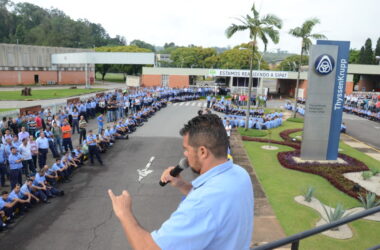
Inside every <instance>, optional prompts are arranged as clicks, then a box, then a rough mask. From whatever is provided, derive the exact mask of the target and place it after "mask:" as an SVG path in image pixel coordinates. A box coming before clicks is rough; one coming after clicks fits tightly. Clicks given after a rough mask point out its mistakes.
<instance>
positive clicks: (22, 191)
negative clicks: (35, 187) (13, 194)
mask: <svg viewBox="0 0 380 250" xmlns="http://www.w3.org/2000/svg"><path fill="white" fill-rule="evenodd" d="M26 193H30V190H29V187H28V184H26V183H24V185H22V186H21V188H20V195H21V197H22V198H23V197H24V196H25V195H26Z"/></svg>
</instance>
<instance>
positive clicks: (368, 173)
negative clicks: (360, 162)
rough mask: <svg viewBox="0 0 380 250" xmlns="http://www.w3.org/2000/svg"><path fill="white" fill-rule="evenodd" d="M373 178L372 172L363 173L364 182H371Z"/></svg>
mask: <svg viewBox="0 0 380 250" xmlns="http://www.w3.org/2000/svg"><path fill="white" fill-rule="evenodd" d="M372 176H373V174H372V172H371V171H364V172H363V173H362V177H363V180H369V179H371V177H372Z"/></svg>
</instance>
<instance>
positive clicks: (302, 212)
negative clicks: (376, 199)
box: [244, 121, 380, 250]
mask: <svg viewBox="0 0 380 250" xmlns="http://www.w3.org/2000/svg"><path fill="white" fill-rule="evenodd" d="M302 126H303V124H302V123H296V122H288V121H287V122H285V123H284V125H283V126H282V127H281V128H278V129H273V134H272V138H273V139H276V140H281V139H280V137H279V132H281V131H283V130H285V129H291V128H300V127H302ZM300 133H302V132H297V133H294V134H292V136H295V135H299V134H300ZM260 138H263V137H260ZM244 145H245V148H246V150H247V153H248V156H249V158H250V160H251V163H252V165H253V166H254V169H255V171H256V173H257V176H258V179H259V181H260V183H261V185H262V187H263V189H264V191H265V193H266V195H267V197H268V199H269V202H270V204H271V205H272V207H273V209H274V211H275V213H276V216H277V218H278V219H279V221H280V224H281V226H282V227H283V229H284V230H285V233H286V234H287V235H292V234H295V233H299V232H302V231H305V230H308V229H311V228H314V227H315V224H316V222H317V221H318V220H319V219H320V215H319V214H318V213H317V212H315V211H314V210H313V209H311V208H308V207H305V206H302V205H300V204H298V203H296V202H295V201H294V197H295V196H297V195H301V194H302V191H303V190H304V189H306V188H307V187H308V186H310V185H311V186H313V187H315V188H316V193H315V196H316V198H318V199H319V200H320V201H321V202H323V203H324V204H328V205H331V206H336V204H337V203H341V204H343V206H344V207H345V208H352V207H356V206H359V205H360V203H359V202H358V201H357V200H355V199H354V198H351V197H350V196H348V195H346V194H344V193H343V192H341V191H339V190H338V189H336V188H335V187H334V186H332V185H331V184H330V183H329V182H328V181H327V180H325V179H324V178H322V177H320V176H317V175H313V174H308V173H303V172H300V171H295V170H290V169H286V168H284V167H282V166H281V165H280V163H279V162H278V160H277V153H278V152H283V151H292V150H293V148H290V147H287V146H281V145H276V146H277V147H279V149H278V150H277V151H268V150H263V149H261V146H262V145H265V143H259V142H246V141H245V142H244ZM340 148H342V149H343V150H344V151H343V153H345V154H348V155H350V156H352V157H355V158H357V159H358V160H361V161H363V162H364V163H366V164H367V166H368V167H370V168H377V169H380V163H379V162H378V161H376V160H374V159H373V158H371V157H369V156H367V155H365V154H363V153H361V152H359V151H357V150H356V149H353V148H351V147H350V146H348V145H346V144H344V143H341V144H340ZM349 225H350V227H351V229H352V230H353V232H354V237H353V238H351V239H349V240H335V239H332V238H329V237H326V236H324V235H321V234H320V235H317V236H314V237H311V238H308V239H307V240H302V241H301V243H300V249H307V250H309V249H366V248H368V247H371V246H375V245H376V244H379V242H378V239H379V235H380V224H379V222H370V221H365V220H359V221H356V222H353V223H350V224H349Z"/></svg>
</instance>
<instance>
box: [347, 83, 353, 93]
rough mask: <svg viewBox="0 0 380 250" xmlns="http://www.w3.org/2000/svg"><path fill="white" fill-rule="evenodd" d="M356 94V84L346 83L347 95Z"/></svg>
mask: <svg viewBox="0 0 380 250" xmlns="http://www.w3.org/2000/svg"><path fill="white" fill-rule="evenodd" d="M352 92H354V82H346V95H350V94H352Z"/></svg>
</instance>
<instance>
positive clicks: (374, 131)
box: [268, 100, 380, 150]
mask: <svg viewBox="0 0 380 250" xmlns="http://www.w3.org/2000/svg"><path fill="white" fill-rule="evenodd" d="M285 102H286V101H284V100H274V101H269V102H268V107H270V108H280V107H283V106H284V104H285ZM343 122H344V123H345V124H346V126H347V134H348V135H350V136H352V137H354V138H355V139H357V140H359V141H362V142H364V143H366V144H368V145H369V146H371V147H374V148H376V149H379V150H380V123H378V122H373V121H370V120H367V119H364V118H361V117H359V116H356V115H351V114H347V113H343Z"/></svg>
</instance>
